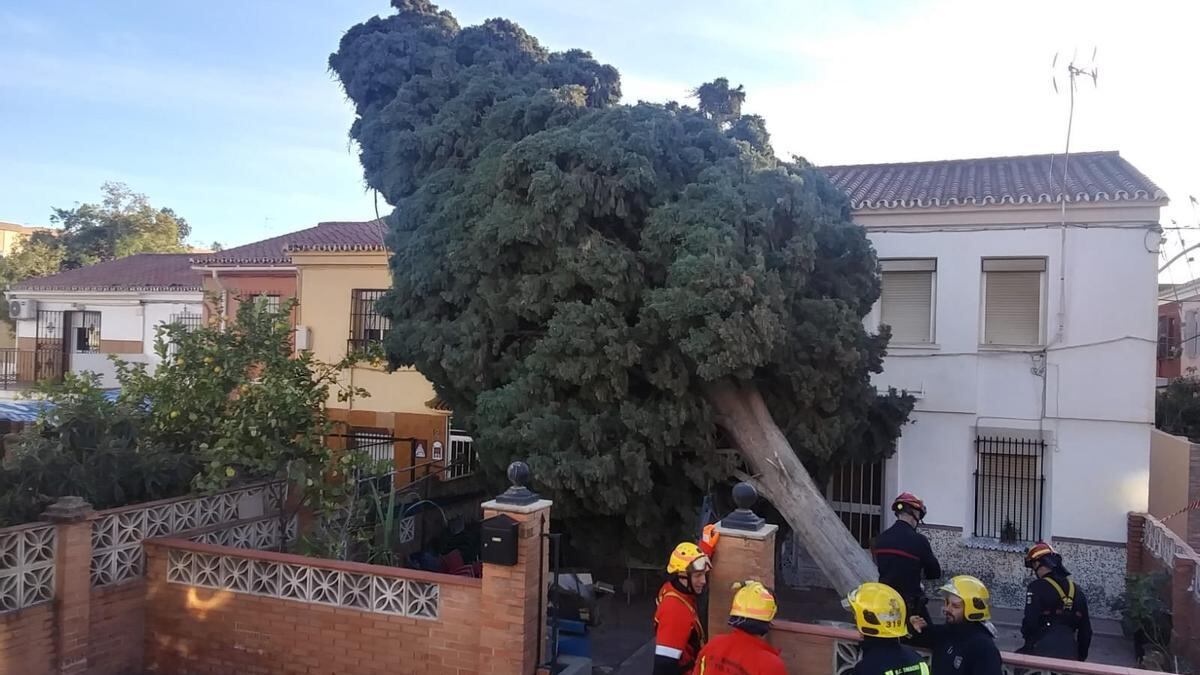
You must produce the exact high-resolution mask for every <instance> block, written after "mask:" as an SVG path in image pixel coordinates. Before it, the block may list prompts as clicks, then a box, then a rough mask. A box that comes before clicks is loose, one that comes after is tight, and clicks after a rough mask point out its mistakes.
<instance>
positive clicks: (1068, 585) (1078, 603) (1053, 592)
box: [1018, 541, 1092, 661]
mask: <svg viewBox="0 0 1200 675" xmlns="http://www.w3.org/2000/svg"><path fill="white" fill-rule="evenodd" d="M1025 566H1026V567H1028V568H1029V570H1030V572H1032V573H1033V574H1034V575H1035V576H1036V577H1037V578H1036V579H1034V580H1033V581H1032V582H1031V583H1030V584H1029V588H1028V589H1027V591H1026V593H1025V619H1024V620H1023V621H1021V637H1023V638H1025V645H1024V646H1023V647H1021V649H1020V650H1018V651H1019V652H1020V653H1021V654H1033V655H1035V656H1048V657H1052V658H1056V659H1074V660H1079V661H1086V660H1087V656H1088V649H1089V648H1090V647H1091V644H1092V620H1091V618H1089V617H1088V603H1087V596H1086V595H1084V593H1083V590H1082V589H1080V588H1079V587H1078V586H1076V585H1075V582H1074V581H1072V580H1071V579H1070V576H1071V573H1070V572H1068V571H1067V568H1066V567H1064V566H1063V562H1062V556H1060V555H1059V554H1058V553H1057V552H1056V551H1055V550H1054V549H1053V548H1051V547H1050V545H1049V544H1047V543H1045V542H1042V541H1039V542H1038V543H1036V544H1034V545H1033V547H1031V548H1030V549H1029V551H1028V552H1026V554H1025Z"/></svg>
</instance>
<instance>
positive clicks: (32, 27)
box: [0, 0, 1200, 277]
mask: <svg viewBox="0 0 1200 675" xmlns="http://www.w3.org/2000/svg"><path fill="white" fill-rule="evenodd" d="M1196 5H1200V3H1172V2H1161V3H1156V2H1148V3H1142V4H1140V5H1138V7H1137V9H1136V10H1133V9H1132V6H1131V5H1129V4H1128V3H1127V2H1113V3H1105V2H1095V1H1093V2H1061V3H1042V2H1033V1H1031V0H1030V1H1026V0H1014V1H1013V2H1006V3H992V5H984V4H982V3H962V2H954V1H952V0H915V1H913V2H905V3H892V2H882V1H864V2H797V1H792V0H747V2H742V3H735V4H732V5H731V3H728V2H721V3H718V2H715V1H708V0H705V1H699V2H696V1H694V2H689V3H686V5H685V4H682V3H677V2H654V1H652V0H643V1H641V2H633V1H629V0H614V1H612V2H608V3H596V2H585V1H583V0H578V1H577V0H509V1H508V2H505V3H502V4H500V3H495V2H482V1H479V0H462V1H456V2H448V3H443V6H444V7H446V8H448V9H450V10H451V11H453V12H454V13H455V14H456V15H457V16H458V18H459V21H460V23H463V24H468V23H477V22H478V21H479V20H481V19H483V18H485V17H486V16H490V15H493V14H495V13H497V12H502V13H503V14H504V15H505V16H506V17H508V18H511V19H514V20H516V21H517V22H518V23H520V24H522V25H523V26H524V27H525V28H526V29H527V30H529V31H530V32H532V33H533V34H534V35H536V36H538V37H539V38H540V39H541V40H542V41H543V43H545V44H547V45H548V46H550V47H551V48H566V47H572V46H580V47H584V48H588V49H590V50H592V51H593V53H595V54H596V56H597V57H598V58H600V59H602V60H604V61H606V62H608V63H612V64H613V65H615V66H617V67H618V68H619V69H620V71H621V73H622V78H623V85H624V89H625V92H626V98H627V99H637V98H644V99H648V100H666V99H671V98H675V99H681V98H684V97H685V96H686V92H687V90H688V89H689V88H690V87H693V86H695V85H697V84H699V83H701V82H703V81H705V80H709V79H712V78H713V77H717V76H722V75H724V76H727V77H729V78H730V79H731V80H733V81H734V82H739V83H744V84H745V85H746V88H747V90H748V92H749V99H748V103H747V107H748V108H749V109H750V111H751V112H757V113H760V114H763V115H765V116H766V117H767V120H768V126H769V128H770V129H771V131H772V133H773V135H774V138H775V143H776V147H777V148H778V149H779V150H780V152H781V153H786V154H790V153H798V154H802V155H804V156H806V157H808V158H809V159H811V160H813V161H816V162H819V163H826V164H835V163H851V162H868V161H903V160H914V159H937V158H944V157H968V156H992V155H1006V154H1025V153H1035V152H1051V151H1059V150H1061V148H1062V146H1063V143H1064V140H1065V123H1066V99H1065V97H1064V96H1062V95H1055V94H1054V92H1053V90H1052V88H1051V86H1050V79H1051V75H1052V70H1051V59H1052V57H1053V55H1054V53H1055V52H1060V53H1062V56H1061V57H1060V59H1061V60H1060V63H1059V71H1060V72H1059V80H1060V84H1062V83H1063V82H1062V74H1061V70H1062V65H1063V62H1065V61H1066V60H1067V59H1068V58H1069V56H1070V55H1071V54H1072V53H1078V54H1079V56H1080V59H1081V60H1083V61H1086V60H1088V57H1089V56H1090V53H1091V48H1092V47H1093V46H1095V47H1098V55H1097V62H1098V63H1099V66H1100V70H1101V78H1100V82H1099V86H1098V87H1095V88H1093V87H1092V86H1091V85H1090V84H1088V85H1086V86H1085V87H1083V88H1081V90H1080V97H1079V102H1078V107H1077V116H1076V123H1075V130H1074V133H1073V147H1074V148H1075V149H1077V150H1089V149H1119V150H1121V151H1122V153H1123V154H1124V155H1125V156H1126V157H1127V158H1129V159H1130V160H1131V161H1133V162H1134V163H1135V164H1136V165H1137V166H1138V167H1139V168H1141V169H1142V170H1143V171H1144V172H1146V173H1147V174H1149V175H1150V176H1151V178H1153V179H1155V180H1156V181H1157V182H1158V183H1159V184H1160V185H1161V186H1163V187H1164V188H1165V189H1166V190H1167V191H1168V193H1170V194H1171V196H1172V198H1173V201H1174V203H1173V206H1172V208H1171V209H1170V210H1169V212H1168V215H1167V219H1170V218H1175V219H1176V220H1178V221H1179V224H1181V225H1183V224H1186V225H1196V224H1197V222H1196V219H1195V217H1194V214H1193V213H1192V211H1191V209H1190V207H1189V206H1188V199H1187V195H1189V194H1200V169H1197V163H1196V162H1195V161H1194V158H1195V157H1197V156H1200V134H1197V133H1196V130H1195V126H1194V122H1193V118H1194V117H1195V112H1194V111H1195V110H1196V103H1197V101H1196V100H1195V99H1196V95H1195V93H1194V87H1193V86H1192V85H1191V83H1192V82H1193V81H1194V80H1195V77H1196V74H1195V70H1194V67H1195V66H1196V65H1198V63H1200V61H1198V60H1197V57H1196V56H1195V51H1194V48H1193V47H1191V44H1192V42H1193V39H1192V35H1191V33H1192V32H1193V31H1194V27H1195V26H1196V25H1200V9H1198V8H1197V7H1196ZM731 6H736V7H737V11H736V12H732V13H731V12H730V11H729V8H730V7H731ZM681 7H686V8H687V9H686V11H684V12H682V13H681V12H680V8H681ZM500 8H502V9H500ZM390 11H391V10H390V7H389V6H388V4H387V2H386V1H385V0H338V1H337V2H328V1H325V0H291V1H290V2H283V1H279V0H254V1H252V2H245V1H238V2H234V1H229V0H210V2H206V3H184V2H161V1H152V0H111V1H110V2H103V3H96V2H83V1H68V0H61V1H56V2H43V1H41V0H6V2H4V3H3V5H2V6H0V220H7V221H15V222H23V223H29V224H45V223H47V222H48V217H49V214H50V209H51V207H52V206H69V205H71V204H72V203H74V202H77V201H94V200H96V199H98V197H99V186H100V184H101V183H102V182H103V181H105V180H120V181H124V182H126V183H128V184H129V185H130V186H132V187H133V188H134V189H136V190H138V191H140V192H144V193H146V194H148V195H149V196H150V198H151V200H152V201H153V202H154V203H155V204H158V205H164V206H170V207H172V208H174V209H175V210H176V211H177V212H179V213H181V214H182V215H184V216H185V217H186V218H187V219H188V220H189V222H191V223H192V226H193V230H194V233H195V237H194V239H195V242H196V243H198V244H206V243H208V242H210V241H212V240H220V241H221V242H223V243H225V244H226V245H233V244H239V243H245V242H248V241H253V240H256V239H260V238H263V237H265V236H269V235H273V234H277V233H280V232H284V231H288V230H293V229H298V228H301V227H305V226H308V225H310V224H312V223H315V222H317V221H320V220H334V219H359V218H369V217H372V216H373V215H374V201H373V199H372V196H371V195H369V194H367V193H365V192H364V189H363V186H362V181H361V172H360V170H359V167H358V164H357V160H356V158H355V156H354V154H353V149H352V148H351V147H350V144H349V142H348V138H347V135H346V132H347V130H348V128H349V125H350V122H351V120H352V113H351V111H350V108H349V106H348V105H346V103H345V102H344V100H343V98H342V95H341V92H340V90H339V88H338V86H337V84H336V83H335V82H334V81H333V80H332V79H331V78H330V76H329V74H328V73H327V71H326V67H325V61H326V58H327V56H328V54H329V52H330V51H332V50H333V49H335V48H336V46H337V42H338V39H339V38H340V36H341V34H342V33H343V32H344V31H345V29H346V28H348V27H349V26H351V25H352V24H354V23H356V22H357V21H360V20H363V19H365V18H367V17H369V16H371V15H372V14H376V13H387V12H390ZM380 208H381V210H384V211H386V210H387V209H388V207H387V205H386V204H383V203H381V204H380ZM1167 224H1169V223H1167ZM1184 236H1185V237H1186V238H1187V240H1188V242H1189V243H1191V242H1192V241H1200V236H1194V235H1193V234H1192V233H1184ZM1170 237H1171V241H1169V242H1168V247H1167V248H1168V249H1170V248H1175V249H1177V248H1178V245H1179V244H1178V237H1179V235H1178V234H1176V233H1174V232H1171V233H1170ZM1183 264H1184V263H1183V262H1181V263H1180V265H1181V266H1182V265H1183ZM1198 271H1200V270H1198ZM1178 274H1179V275H1180V276H1181V277H1186V276H1188V274H1189V270H1187V269H1185V268H1183V267H1180V268H1179V271H1178Z"/></svg>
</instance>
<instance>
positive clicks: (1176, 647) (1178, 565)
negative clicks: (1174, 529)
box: [1171, 556, 1196, 654]
mask: <svg viewBox="0 0 1200 675" xmlns="http://www.w3.org/2000/svg"><path fill="white" fill-rule="evenodd" d="M1195 574H1196V560H1195V559H1193V558H1185V557H1182V556H1180V557H1176V558H1175V566H1174V568H1173V569H1172V570H1171V651H1173V652H1175V653H1176V654H1188V653H1191V652H1190V649H1189V647H1190V644H1189V643H1190V642H1191V641H1192V628H1193V626H1194V623H1195V619H1196V617H1194V616H1192V614H1193V613H1192V607H1193V606H1194V604H1195V602H1194V601H1193V600H1192V579H1194V578H1195Z"/></svg>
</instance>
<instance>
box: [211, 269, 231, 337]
mask: <svg viewBox="0 0 1200 675" xmlns="http://www.w3.org/2000/svg"><path fill="white" fill-rule="evenodd" d="M212 280H213V283H215V284H216V285H217V288H219V289H221V306H220V307H219V308H218V309H219V310H220V318H221V329H222V330H224V328H225V313H226V311H227V308H228V307H229V291H228V290H226V289H225V285H224V284H222V283H221V277H220V272H218V271H217V270H216V269H213V270H212Z"/></svg>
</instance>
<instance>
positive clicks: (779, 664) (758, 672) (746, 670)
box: [696, 628, 787, 675]
mask: <svg viewBox="0 0 1200 675" xmlns="http://www.w3.org/2000/svg"><path fill="white" fill-rule="evenodd" d="M699 664H700V665H699V666H697V668H696V675H787V668H785V667H784V665H783V659H781V658H779V650H778V649H775V648H774V647H772V646H771V645H770V644H768V643H767V641H766V640H764V639H763V638H760V637H757V636H755V635H751V634H749V633H747V632H745V631H741V630H737V629H736V628H735V629H734V630H733V632H730V633H726V634H724V635H718V636H717V637H715V638H713V639H712V642H709V643H708V644H707V645H705V646H704V649H701V650H700V656H699Z"/></svg>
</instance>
